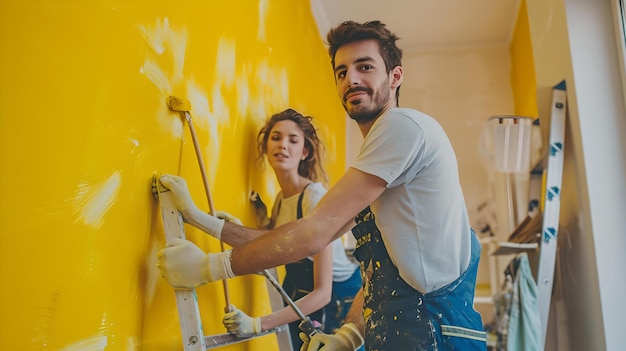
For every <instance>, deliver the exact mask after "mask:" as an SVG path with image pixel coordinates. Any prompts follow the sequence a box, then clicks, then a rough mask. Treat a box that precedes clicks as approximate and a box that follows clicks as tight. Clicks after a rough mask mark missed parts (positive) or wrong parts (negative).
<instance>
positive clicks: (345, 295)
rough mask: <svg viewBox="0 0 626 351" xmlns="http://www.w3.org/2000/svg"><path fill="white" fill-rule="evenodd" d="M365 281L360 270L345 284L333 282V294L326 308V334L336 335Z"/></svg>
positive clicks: (355, 271) (356, 270)
mask: <svg viewBox="0 0 626 351" xmlns="http://www.w3.org/2000/svg"><path fill="white" fill-rule="evenodd" d="M362 284H363V280H362V279H361V272H360V271H359V270H358V269H355V270H354V273H353V274H352V276H351V277H350V278H348V280H346V281H344V282H333V292H332V296H331V299H330V303H329V304H328V305H326V307H324V312H325V315H326V322H325V323H324V332H325V333H327V334H331V333H334V332H335V331H336V330H337V329H339V327H341V325H342V324H343V321H344V320H345V319H346V314H348V311H349V310H350V306H352V302H353V301H354V295H356V293H357V292H359V289H361V285H362Z"/></svg>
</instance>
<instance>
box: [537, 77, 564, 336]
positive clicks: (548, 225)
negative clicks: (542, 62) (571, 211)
mask: <svg viewBox="0 0 626 351" xmlns="http://www.w3.org/2000/svg"><path fill="white" fill-rule="evenodd" d="M566 103H567V95H566V89H565V81H563V82H561V83H560V84H558V85H557V86H555V87H554V89H553V95H552V109H551V120H550V132H549V133H550V134H549V145H548V147H549V150H548V162H547V166H546V186H545V194H544V197H545V202H544V210H543V216H544V218H543V223H542V231H541V232H542V234H541V244H540V245H541V249H540V251H539V269H538V273H537V288H538V297H537V298H538V303H539V316H540V320H541V329H542V340H543V345H544V348H545V343H546V336H547V331H548V319H549V317H550V305H551V299H552V287H553V284H554V270H555V266H556V254H557V244H558V240H557V239H558V232H559V215H560V207H561V185H562V180H563V145H564V138H565V116H566V113H567V107H566V105H567V104H566Z"/></svg>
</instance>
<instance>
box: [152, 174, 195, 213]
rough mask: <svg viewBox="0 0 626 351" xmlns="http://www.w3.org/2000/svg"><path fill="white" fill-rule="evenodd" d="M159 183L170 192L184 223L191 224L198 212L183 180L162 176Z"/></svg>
mask: <svg viewBox="0 0 626 351" xmlns="http://www.w3.org/2000/svg"><path fill="white" fill-rule="evenodd" d="M159 181H160V182H161V184H163V186H165V187H166V188H168V189H170V190H171V191H172V195H174V196H173V197H174V203H175V205H176V208H177V209H178V210H179V211H180V213H181V214H182V215H183V218H184V219H185V221H187V222H192V223H193V221H194V218H193V217H194V215H195V213H196V212H198V211H199V210H198V207H197V206H196V204H195V202H193V200H192V199H191V194H190V193H189V188H188V187H187V182H186V181H185V178H182V177H179V176H175V175H172V174H164V175H162V176H161V177H160V178H159Z"/></svg>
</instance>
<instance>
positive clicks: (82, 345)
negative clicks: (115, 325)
mask: <svg viewBox="0 0 626 351" xmlns="http://www.w3.org/2000/svg"><path fill="white" fill-rule="evenodd" d="M107 344H108V342H107V337H106V336H104V335H95V336H92V337H89V338H86V339H83V340H79V341H76V342H74V343H72V344H70V345H68V346H66V347H64V348H61V349H59V351H104V349H105V347H107Z"/></svg>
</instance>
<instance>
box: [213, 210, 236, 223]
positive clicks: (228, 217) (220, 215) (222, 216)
mask: <svg viewBox="0 0 626 351" xmlns="http://www.w3.org/2000/svg"><path fill="white" fill-rule="evenodd" d="M215 217H217V218H219V219H223V220H225V221H226V222H228V223H233V224H237V225H243V224H242V223H241V220H240V219H239V218H237V217H235V216H233V215H231V214H230V213H228V212H224V211H215Z"/></svg>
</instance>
